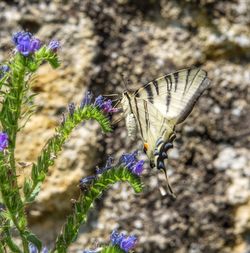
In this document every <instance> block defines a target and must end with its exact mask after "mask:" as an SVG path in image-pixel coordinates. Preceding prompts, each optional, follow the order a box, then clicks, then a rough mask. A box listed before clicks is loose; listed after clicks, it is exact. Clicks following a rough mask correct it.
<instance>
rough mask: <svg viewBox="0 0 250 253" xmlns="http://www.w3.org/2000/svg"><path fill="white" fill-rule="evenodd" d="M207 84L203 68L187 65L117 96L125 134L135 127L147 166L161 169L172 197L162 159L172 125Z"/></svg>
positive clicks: (181, 118)
mask: <svg viewBox="0 0 250 253" xmlns="http://www.w3.org/2000/svg"><path fill="white" fill-rule="evenodd" d="M209 84H210V80H209V79H208V77H207V73H206V71H204V70H202V69H200V68H188V69H183V70H179V71H177V72H174V73H171V74H168V75H164V76H161V77H159V78H157V79H155V80H153V81H151V82H149V83H147V84H146V85H144V86H143V87H141V88H140V89H138V90H137V91H135V92H134V93H130V92H128V91H125V92H124V93H123V94H122V98H121V100H120V103H121V106H122V108H123V113H124V116H125V121H126V127H127V129H128V136H129V137H130V138H132V139H134V138H135V136H136V133H137V130H138V131H139V133H140V136H141V139H142V140H143V143H144V145H143V147H144V152H145V153H146V154H147V156H148V158H149V160H150V166H151V167H152V168H154V167H156V168H157V169H159V170H163V171H164V172H165V175H166V181H167V191H168V193H169V194H170V195H171V196H173V197H175V195H174V193H173V190H172V188H171V185H170V183H169V181H168V177H167V171H166V167H165V164H164V160H165V159H167V158H168V155H167V151H168V150H169V149H170V148H172V147H173V141H174V139H175V126H176V125H178V124H180V123H182V122H183V121H184V120H185V119H186V118H187V116H188V115H189V114H190V113H191V111H192V109H193V107H194V105H195V103H196V101H197V99H198V98H199V97H200V96H201V94H202V93H203V92H204V90H205V89H206V88H207V87H208V86H209Z"/></svg>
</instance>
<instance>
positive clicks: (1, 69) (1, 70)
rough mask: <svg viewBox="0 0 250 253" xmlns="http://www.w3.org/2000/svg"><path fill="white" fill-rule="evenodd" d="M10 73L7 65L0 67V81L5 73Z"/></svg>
mask: <svg viewBox="0 0 250 253" xmlns="http://www.w3.org/2000/svg"><path fill="white" fill-rule="evenodd" d="M8 71H10V67H9V66H8V65H2V66H0V79H1V78H2V77H4V75H5V73H6V72H8Z"/></svg>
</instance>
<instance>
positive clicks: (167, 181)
mask: <svg viewBox="0 0 250 253" xmlns="http://www.w3.org/2000/svg"><path fill="white" fill-rule="evenodd" d="M162 170H163V171H164V174H165V177H166V183H167V193H168V194H169V195H170V196H171V197H172V198H173V200H175V199H176V196H175V194H174V192H173V190H172V187H171V185H170V183H169V180H168V174H167V170H166V169H162Z"/></svg>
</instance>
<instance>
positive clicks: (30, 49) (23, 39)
mask: <svg viewBox="0 0 250 253" xmlns="http://www.w3.org/2000/svg"><path fill="white" fill-rule="evenodd" d="M12 41H13V43H14V44H15V46H16V50H17V51H18V52H19V53H21V54H22V55H24V56H28V55H31V54H33V53H34V52H36V51H38V50H39V49H40V48H41V46H42V43H41V41H40V40H39V39H37V38H35V37H34V36H33V35H32V34H31V33H30V32H16V33H14V34H13V36H12ZM59 48H60V43H59V42H58V41H57V40H51V41H50V43H49V45H48V46H47V49H48V50H50V51H51V52H54V53H56V52H57V50H58V49H59Z"/></svg>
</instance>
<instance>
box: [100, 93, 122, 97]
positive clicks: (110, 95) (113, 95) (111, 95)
mask: <svg viewBox="0 0 250 253" xmlns="http://www.w3.org/2000/svg"><path fill="white" fill-rule="evenodd" d="M103 96H104V97H115V96H119V94H115V93H114V94H107V95H103Z"/></svg>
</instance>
